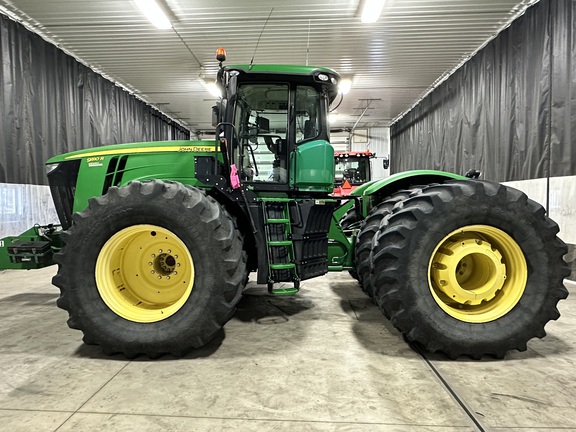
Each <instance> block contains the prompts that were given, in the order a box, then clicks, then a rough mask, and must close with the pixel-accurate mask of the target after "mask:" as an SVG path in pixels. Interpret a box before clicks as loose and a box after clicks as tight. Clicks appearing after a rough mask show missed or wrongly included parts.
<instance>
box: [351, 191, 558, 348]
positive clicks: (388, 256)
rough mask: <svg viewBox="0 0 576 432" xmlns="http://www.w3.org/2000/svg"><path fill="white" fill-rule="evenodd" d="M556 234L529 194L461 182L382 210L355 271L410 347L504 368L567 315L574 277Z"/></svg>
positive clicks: (361, 246)
mask: <svg viewBox="0 0 576 432" xmlns="http://www.w3.org/2000/svg"><path fill="white" fill-rule="evenodd" d="M394 201H396V202H394ZM391 206H392V208H390V207H391ZM377 219H379V223H378V227H377V228H376V227H375V225H376V223H375V222H373V220H377ZM370 223H372V225H371V226H368V227H367V225H369V224H370ZM557 232H558V226H557V225H556V224H555V223H554V222H553V221H552V220H550V219H549V218H548V217H547V216H546V215H545V212H544V209H543V208H542V207H541V206H540V205H539V204H537V203H536V202H534V201H531V200H529V199H528V198H527V197H526V195H524V194H523V193H522V192H520V191H517V190H515V189H512V188H508V187H506V186H503V185H500V184H497V183H490V182H485V181H454V182H451V183H446V184H439V185H433V186H429V187H426V188H423V189H422V190H421V191H417V192H413V193H411V194H410V195H409V196H404V197H400V199H398V197H396V199H393V198H392V199H389V200H385V201H384V202H383V203H382V204H380V205H379V206H377V207H376V208H375V209H374V210H373V213H372V215H371V216H369V217H368V218H367V220H366V224H365V226H364V227H363V229H361V231H360V234H359V237H358V248H357V253H356V258H357V261H356V262H357V268H358V273H359V276H360V280H361V281H362V284H363V287H364V289H365V291H366V292H367V293H368V295H370V296H371V297H372V298H373V299H374V301H375V302H376V303H377V304H378V306H379V308H380V309H381V310H382V312H383V313H384V315H385V316H387V317H388V318H389V319H390V321H391V322H392V324H393V325H394V326H395V327H396V328H397V329H398V330H400V332H402V333H403V334H404V335H405V337H406V338H407V339H408V340H410V341H412V342H416V343H418V344H420V345H421V346H423V347H424V348H425V349H426V350H427V351H429V352H435V351H442V352H444V353H446V354H447V355H448V356H449V357H452V358H456V357H459V356H462V355H467V356H470V357H472V358H480V357H482V356H485V355H490V356H494V357H498V358H500V357H503V356H504V355H505V353H506V352H507V351H509V350H513V349H517V350H519V351H523V350H526V349H527V347H526V343H527V342H528V340H530V339H531V338H533V337H543V336H544V335H545V334H546V333H545V331H544V326H545V325H546V323H547V322H548V321H550V320H554V319H557V318H558V317H559V315H560V314H559V312H558V310H557V309H556V305H557V303H558V301H559V300H560V299H563V298H566V296H567V294H568V293H567V290H566V288H565V287H564V285H563V279H564V277H566V276H567V275H568V274H569V269H568V266H567V265H566V263H565V262H564V260H563V258H562V257H563V255H564V254H565V253H566V246H565V244H564V243H563V242H562V241H561V240H560V239H558V237H557V236H556V234H557ZM370 234H371V235H370ZM365 237H371V238H370V240H371V242H370V244H369V245H368V243H367V242H366V239H365Z"/></svg>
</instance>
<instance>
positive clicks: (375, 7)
mask: <svg viewBox="0 0 576 432" xmlns="http://www.w3.org/2000/svg"><path fill="white" fill-rule="evenodd" d="M384 3H386V0H364V7H363V8H362V16H361V18H360V19H361V20H362V22H363V23H367V24H369V23H374V22H376V21H378V18H380V14H381V13H382V9H383V8H384Z"/></svg>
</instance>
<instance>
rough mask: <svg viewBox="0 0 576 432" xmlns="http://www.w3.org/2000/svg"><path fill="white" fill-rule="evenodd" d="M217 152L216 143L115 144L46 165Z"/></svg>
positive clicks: (157, 142)
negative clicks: (120, 156)
mask: <svg viewBox="0 0 576 432" xmlns="http://www.w3.org/2000/svg"><path fill="white" fill-rule="evenodd" d="M214 150H215V141H213V140H203V141H184V140H182V141H151V142H137V143H130V144H114V145H107V146H102V147H94V148H90V149H85V150H77V151H73V152H70V153H64V154H61V155H58V156H54V157H52V158H50V159H48V161H46V164H47V165H49V164H56V163H60V162H66V161H70V160H76V159H82V158H88V157H100V156H110V155H116V154H137V153H166V152H175V153H196V152H199V153H202V152H211V151H214Z"/></svg>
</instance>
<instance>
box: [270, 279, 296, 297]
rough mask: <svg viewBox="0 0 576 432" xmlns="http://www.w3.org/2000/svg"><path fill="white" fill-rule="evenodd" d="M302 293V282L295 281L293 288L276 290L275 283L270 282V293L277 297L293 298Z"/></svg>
mask: <svg viewBox="0 0 576 432" xmlns="http://www.w3.org/2000/svg"><path fill="white" fill-rule="evenodd" d="M299 291H300V281H299V280H295V281H294V286H292V287H280V288H274V282H272V281H268V292H269V293H270V294H272V295H275V296H291V295H295V294H298V292H299Z"/></svg>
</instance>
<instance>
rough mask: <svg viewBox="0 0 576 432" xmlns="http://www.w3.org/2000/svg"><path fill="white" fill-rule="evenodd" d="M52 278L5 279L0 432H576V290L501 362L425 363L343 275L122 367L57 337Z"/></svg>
mask: <svg viewBox="0 0 576 432" xmlns="http://www.w3.org/2000/svg"><path fill="white" fill-rule="evenodd" d="M54 272H55V267H50V268H47V269H43V270H37V271H28V272H25V271H5V272H0V430H1V431H10V432H13V431H25V432H30V431H40V432H41V431H59V432H67V431H98V432H100V431H139V432H140V431H142V432H147V431H267V430H273V431H366V432H368V431H370V432H371V431H433V432H441V431H474V430H494V431H498V430H517V431H520V430H522V431H526V430H530V431H534V430H538V431H551V430H554V429H558V430H563V431H566V430H574V431H576V337H575V336H574V335H575V334H576V308H575V305H576V295H574V294H575V291H576V284H572V283H568V284H567V285H569V289H570V291H571V292H572V296H571V297H569V298H568V300H565V301H563V302H561V304H560V311H561V313H562V315H563V316H562V317H561V318H560V320H559V321H557V322H552V323H550V324H548V326H547V327H546V330H547V331H548V336H547V337H546V338H544V339H542V340H534V341H532V342H530V344H529V350H528V351H527V352H524V353H518V352H513V353H510V354H509V355H508V356H507V358H506V359H505V360H500V361H494V360H492V361H491V360H483V361H472V360H459V361H450V360H448V359H446V358H444V357H442V356H439V355H428V356H426V357H422V356H421V355H420V354H418V353H417V352H415V351H413V350H412V349H410V347H409V346H408V345H407V344H406V343H405V342H404V340H403V339H402V337H401V336H400V335H399V334H398V333H397V332H396V331H395V330H394V329H393V328H392V327H391V326H390V324H389V323H388V321H386V319H385V318H384V317H383V316H382V315H381V313H380V311H379V310H378V309H377V308H376V307H375V306H374V305H372V304H371V303H370V301H369V300H368V298H367V297H366V296H365V295H364V294H363V293H362V291H361V290H360V288H359V287H358V285H357V284H356V282H355V281H354V280H353V279H351V278H350V277H349V276H348V275H347V274H345V273H334V274H329V275H327V276H325V277H323V278H318V279H314V280H311V281H306V282H305V283H303V288H302V292H301V293H300V294H299V295H297V296H296V297H292V298H278V297H271V296H269V295H268V294H267V293H266V290H265V288H263V287H258V286H255V285H254V284H250V286H249V287H250V288H249V289H248V290H247V293H246V295H245V297H244V298H243V300H242V302H241V303H240V306H239V310H238V312H237V313H236V316H235V317H234V318H233V319H232V320H231V321H230V322H229V323H228V324H227V325H226V327H225V332H224V334H223V335H222V337H220V338H219V340H216V341H215V342H213V343H211V344H210V345H209V346H207V347H205V348H203V349H201V350H199V351H197V352H195V353H193V354H190V355H188V356H186V357H184V358H180V359H173V358H168V357H164V358H161V359H159V360H156V361H150V360H147V359H136V360H132V361H129V360H126V359H124V358H122V357H121V356H115V357H112V358H106V357H104V356H102V355H101V354H100V353H99V352H98V349H97V348H96V347H92V346H86V345H83V344H82V342H81V333H80V332H78V331H75V330H71V329H69V328H68V327H67V326H66V319H67V314H66V312H64V311H62V310H60V309H58V308H57V307H56V299H57V297H58V289H57V288H55V287H53V286H52V285H51V284H50V280H51V277H52V275H53V274H54ZM472 419H474V420H472ZM474 421H475V422H476V423H475V422H474Z"/></svg>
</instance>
